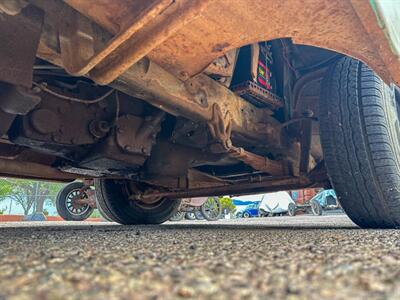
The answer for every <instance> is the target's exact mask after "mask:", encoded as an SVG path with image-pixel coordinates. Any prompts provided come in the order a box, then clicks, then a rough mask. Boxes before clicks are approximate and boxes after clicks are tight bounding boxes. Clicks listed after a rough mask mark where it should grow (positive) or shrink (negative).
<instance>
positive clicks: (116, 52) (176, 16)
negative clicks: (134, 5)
mask: <svg viewBox="0 0 400 300" xmlns="http://www.w3.org/2000/svg"><path fill="white" fill-rule="evenodd" d="M209 2H210V0H175V1H172V0H160V1H159V2H156V3H153V4H151V5H149V6H148V7H147V8H146V9H145V10H144V11H142V12H141V13H140V14H139V16H138V17H137V18H136V19H135V20H133V21H132V22H131V24H130V26H128V27H127V28H126V29H123V31H122V32H121V33H120V34H118V35H117V36H115V37H114V38H112V39H111V40H110V41H109V43H108V44H107V45H106V46H105V47H104V48H103V49H102V50H101V51H99V52H97V53H94V54H93V55H91V56H90V55H89V56H88V53H92V52H93V51H94V50H93V49H94V48H95V47H94V44H95V43H96V40H94V39H91V38H88V36H87V34H85V33H84V32H82V31H81V28H80V26H83V25H82V22H79V19H76V17H77V18H80V16H79V15H78V14H77V13H76V12H74V11H73V10H68V11H67V12H66V14H67V16H66V18H65V19H66V22H64V24H63V25H62V26H60V48H61V57H62V61H63V65H64V68H65V69H66V71H67V72H68V73H70V74H72V75H75V76H83V75H85V74H87V73H89V72H90V77H91V78H92V79H94V80H95V81H96V82H97V83H100V84H104V85H106V84H109V83H111V82H112V81H113V80H115V79H116V78H117V77H118V76H119V75H121V74H122V73H124V72H125V71H126V70H127V69H128V68H129V67H131V66H132V65H133V64H135V63H136V62H138V61H139V60H140V59H142V58H143V57H145V56H146V55H147V54H148V53H149V52H150V51H152V50H153V49H154V48H156V47H157V46H159V45H160V44H162V43H163V42H164V41H166V40H167V39H168V38H169V37H171V36H172V35H173V34H174V33H175V32H177V31H178V30H179V29H180V28H182V27H183V26H185V25H186V24H188V23H189V22H190V21H191V20H193V19H194V18H196V17H197V16H198V15H199V14H200V13H201V11H202V10H203V9H204V8H205V7H206V6H207V5H208V4H209ZM89 27H90V26H89ZM88 30H89V31H90V28H89V29H88ZM97 42H98V41H97Z"/></svg>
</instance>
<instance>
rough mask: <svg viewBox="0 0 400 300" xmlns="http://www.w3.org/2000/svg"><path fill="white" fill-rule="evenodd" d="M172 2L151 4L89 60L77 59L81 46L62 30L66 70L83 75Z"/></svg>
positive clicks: (162, 0)
mask: <svg viewBox="0 0 400 300" xmlns="http://www.w3.org/2000/svg"><path fill="white" fill-rule="evenodd" d="M67 3H68V1H67ZM171 3H172V0H161V1H159V2H157V3H156V4H154V5H150V6H149V7H148V8H147V9H145V10H144V11H142V12H141V14H140V15H139V16H138V17H137V18H136V19H135V20H133V21H132V23H131V24H130V25H129V26H128V28H126V29H125V30H124V31H123V32H121V33H120V34H118V35H117V36H115V37H114V38H113V39H111V41H110V42H109V43H108V44H107V45H106V46H105V47H104V48H103V49H102V50H101V51H99V52H98V53H96V54H94V55H93V56H92V57H91V58H89V59H88V60H79V59H77V57H78V56H77V55H79V53H74V51H78V50H79V47H77V46H76V45H73V44H72V42H73V40H72V39H71V38H70V37H69V36H68V35H67V33H68V31H61V33H62V35H61V37H62V38H60V46H61V52H62V57H64V58H66V59H64V60H63V64H64V68H65V70H66V71H67V72H68V73H70V74H72V75H74V76H83V75H85V74H87V73H88V72H89V71H91V70H92V69H93V68H94V67H96V66H97V65H98V64H99V63H101V62H102V61H103V60H104V59H107V57H108V56H109V55H110V54H111V53H112V52H113V51H115V50H117V49H118V48H119V47H120V46H122V45H123V44H124V43H125V42H127V41H128V40H129V39H130V38H132V36H133V35H134V34H136V33H138V32H139V31H140V30H141V29H143V27H145V26H146V25H147V24H148V23H149V22H150V21H152V20H153V19H154V18H156V17H158V16H159V15H160V13H162V12H163V10H165V9H166V8H167V7H168V6H170V5H171Z"/></svg>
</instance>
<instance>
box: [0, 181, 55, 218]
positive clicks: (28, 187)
mask: <svg viewBox="0 0 400 300" xmlns="http://www.w3.org/2000/svg"><path fill="white" fill-rule="evenodd" d="M62 186H63V185H62V184H59V183H51V182H46V181H37V180H24V179H10V178H1V179H0V201H1V200H4V199H7V198H11V199H12V200H13V201H15V202H16V203H18V204H19V205H20V206H21V207H22V209H23V210H24V215H28V214H29V212H30V211H31V210H32V211H34V212H35V213H42V212H43V208H44V203H45V202H46V200H51V201H52V202H53V203H54V201H55V197H56V195H57V193H58V191H59V190H60V189H61V188H62Z"/></svg>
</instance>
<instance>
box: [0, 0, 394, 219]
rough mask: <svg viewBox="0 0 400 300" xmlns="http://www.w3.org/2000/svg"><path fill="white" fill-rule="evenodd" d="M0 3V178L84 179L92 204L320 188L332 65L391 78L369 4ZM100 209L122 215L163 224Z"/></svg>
mask: <svg viewBox="0 0 400 300" xmlns="http://www.w3.org/2000/svg"><path fill="white" fill-rule="evenodd" d="M267 2H268V3H269V4H267ZM300 4H301V5H300ZM267 5H270V6H269V7H267ZM241 9H242V11H241ZM257 11H258V12H260V11H264V12H265V13H263V14H261V15H260V14H257ZM0 12H1V14H0V40H1V41H2V45H1V47H0V69H1V71H0V84H1V86H0V115H1V119H0V120H1V121H0V133H1V135H2V138H1V140H0V156H1V158H0V173H1V175H2V176H19V177H25V178H39V179H46V180H60V181H66V182H68V181H72V180H75V179H77V178H81V179H88V178H95V179H96V182H98V184H99V185H102V188H100V191H99V194H100V196H101V195H103V196H102V197H103V198H107V197H109V195H108V194H113V197H116V198H125V199H126V203H130V204H129V205H139V204H140V205H141V206H140V207H141V208H143V209H145V210H146V209H147V210H150V209H151V207H152V205H154V207H159V206H160V207H161V206H163V205H164V204H163V203H164V202H165V201H164V200H162V199H168V201H169V202H173V201H175V200H169V199H178V198H183V197H197V196H211V195H212V196H217V195H226V194H248V193H255V192H266V191H278V190H288V189H298V188H305V187H317V186H318V187H330V186H331V183H330V180H329V178H328V174H327V170H326V166H325V161H324V154H323V149H322V146H321V142H320V127H319V124H320V120H321V118H326V115H321V113H320V109H319V107H320V95H321V82H322V81H323V79H324V76H325V75H326V73H327V70H329V69H330V68H332V66H333V65H335V64H337V63H338V62H339V61H341V60H342V59H343V58H346V57H347V55H350V56H354V57H356V58H357V59H359V60H362V61H364V62H365V63H367V64H369V65H370V67H371V68H373V69H374V71H375V72H377V73H378V74H379V75H380V76H381V78H382V79H383V80H385V81H386V83H390V82H399V81H400V71H399V70H400V64H399V62H398V61H396V62H395V61H394V60H395V59H396V58H395V56H394V54H393V53H392V52H391V50H390V49H388V47H382V46H380V51H376V47H377V45H374V44H373V43H374V42H375V43H376V42H377V43H379V42H380V41H382V39H385V36H384V34H383V32H381V31H377V30H376V28H375V27H374V26H372V25H371V23H370V21H371V18H372V17H373V18H375V16H374V14H373V11H372V9H371V8H370V7H369V6H368V4H366V3H365V1H355V0H352V1H337V2H334V1H313V0H309V1H305V3H304V4H303V3H300V2H298V1H285V2H282V3H279V2H275V1H256V0H252V1H239V0H237V1H210V0H202V1H200V0H199V1H197V0H193V1H184V0H177V1H171V0H158V1H156V0H153V1H134V0H118V1H108V0H102V1H96V2H95V3H94V2H91V1H80V0H67V1H64V2H62V1H58V0H51V1H49V0H46V1H41V0H32V1H24V0H18V1H17V0H8V1H4V4H1V3H0ZM307 14H309V15H310V16H312V17H310V18H306V17H305V16H306V15H307ZM371 14H372V17H371ZM267 19H268V20H274V22H265V20H267ZM310 19H312V20H310ZM289 20H290V21H289ZM338 20H340V22H338ZM224 23H225V24H224ZM366 24H367V25H368V26H367V25H366ZM335 26H336V27H335ZM350 37H351V38H350ZM4 41H6V42H4ZM386 44H387V43H386ZM328 49H331V50H328ZM107 180H108V181H107ZM106 181H107V182H108V183H106ZM119 186H120V188H119V189H118V188H117V187H119ZM117 189H118V191H117ZM110 190H113V191H114V192H113V193H111V192H110ZM118 201H120V200H118ZM163 201H164V202H163ZM175 202H176V203H178V201H175ZM132 203H134V204H132ZM160 203H161V204H160ZM103 204H104V207H103V209H105V210H106V214H107V211H108V214H110V215H111V219H114V220H115V221H117V222H120V223H153V222H155V223H157V222H161V221H163V220H164V219H166V216H165V217H162V218H161V219H160V218H159V219H154V220H150V221H149V220H148V219H140V217H139V219H138V217H124V216H121V214H120V213H118V212H115V209H114V206H115V205H116V204H115V203H114V204H112V205H111V204H110V203H109V202H108V200H107V199H106V200H104V199H103ZM124 205H125V204H124ZM122 206H123V205H122V204H121V207H122ZM164 206H165V207H166V208H165V209H164V211H168V210H170V211H169V212H168V213H169V214H171V213H172V212H173V211H174V209H175V206H176V205H175V206H171V205H169V206H168V207H167V204H165V205H164ZM118 209H120V208H119V207H118V208H117V210H118ZM121 209H122V208H121ZM135 218H136V219H135ZM396 222H397V221H396Z"/></svg>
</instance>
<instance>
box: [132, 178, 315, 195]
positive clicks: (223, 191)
mask: <svg viewBox="0 0 400 300" xmlns="http://www.w3.org/2000/svg"><path fill="white" fill-rule="evenodd" d="M314 184H315V183H314V182H312V181H311V180H310V179H308V178H306V177H276V178H268V179H264V180H260V181H257V182H245V183H241V184H235V185H224V186H213V187H205V188H195V189H187V190H178V191H170V192H149V193H147V194H142V195H136V199H137V200H143V199H152V198H154V197H166V198H171V199H174V198H190V197H203V196H210V195H212V196H223V195H245V194H249V193H265V192H276V191H282V190H291V189H299V188H307V187H310V186H311V185H314ZM321 185H322V184H321Z"/></svg>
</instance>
